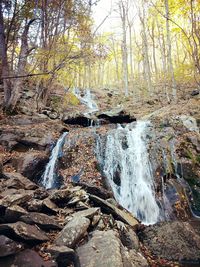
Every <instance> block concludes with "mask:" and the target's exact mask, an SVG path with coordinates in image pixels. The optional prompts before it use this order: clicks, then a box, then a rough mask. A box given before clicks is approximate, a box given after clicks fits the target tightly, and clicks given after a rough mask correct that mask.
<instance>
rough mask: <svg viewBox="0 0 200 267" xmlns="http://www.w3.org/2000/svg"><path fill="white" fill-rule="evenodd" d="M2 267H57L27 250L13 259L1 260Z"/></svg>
mask: <svg viewBox="0 0 200 267" xmlns="http://www.w3.org/2000/svg"><path fill="white" fill-rule="evenodd" d="M0 266H2V267H57V264H56V263H55V262H51V261H44V260H43V258H42V257H40V256H39V255H38V253H37V252H36V251H34V250H30V249H26V250H24V251H22V252H20V253H18V254H16V255H15V256H13V257H6V258H3V259H1V260H0Z"/></svg>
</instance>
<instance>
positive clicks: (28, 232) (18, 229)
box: [0, 222, 48, 242]
mask: <svg viewBox="0 0 200 267" xmlns="http://www.w3.org/2000/svg"><path fill="white" fill-rule="evenodd" d="M0 234H2V235H4V234H5V235H9V236H11V235H12V236H16V237H18V238H20V239H22V240H24V241H30V242H45V241H48V237H47V236H46V234H45V233H44V232H42V231H41V230H40V229H39V228H37V227H36V226H34V225H28V224H25V223H24V222H16V223H9V224H1V225H0Z"/></svg>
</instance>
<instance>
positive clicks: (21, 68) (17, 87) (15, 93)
mask: <svg viewBox="0 0 200 267" xmlns="http://www.w3.org/2000/svg"><path fill="white" fill-rule="evenodd" d="M33 21H35V19H32V20H30V21H29V22H28V23H26V25H25V27H24V31H23V33H22V38H21V49H20V53H19V62H18V70H17V76H23V75H25V68H26V63H27V57H28V53H29V52H28V32H29V28H30V25H31V24H32V23H33ZM22 84H23V79H22V78H18V79H16V80H15V84H14V88H13V90H12V94H11V96H10V99H9V101H8V108H9V109H10V111H11V112H12V111H13V110H14V109H15V107H16V104H17V102H18V100H19V98H20V96H21V89H22Z"/></svg>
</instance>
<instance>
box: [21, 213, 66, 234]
mask: <svg viewBox="0 0 200 267" xmlns="http://www.w3.org/2000/svg"><path fill="white" fill-rule="evenodd" d="M20 221H22V222H25V223H28V224H37V225H38V226H39V227H40V228H41V229H45V230H50V229H54V230H58V229H62V227H61V226H60V225H59V224H58V223H57V222H56V221H55V220H54V219H53V218H52V217H50V216H48V215H46V214H43V213H37V212H31V213H29V214H27V215H23V216H21V217H20Z"/></svg>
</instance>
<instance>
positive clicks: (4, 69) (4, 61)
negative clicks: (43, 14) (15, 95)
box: [0, 1, 12, 109]
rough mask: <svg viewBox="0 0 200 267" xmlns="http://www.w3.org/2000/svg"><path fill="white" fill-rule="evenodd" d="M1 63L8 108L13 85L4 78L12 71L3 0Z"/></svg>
mask: <svg viewBox="0 0 200 267" xmlns="http://www.w3.org/2000/svg"><path fill="white" fill-rule="evenodd" d="M0 63H1V75H2V80H3V87H4V108H5V109H7V106H8V101H9V99H10V96H11V90H12V85H11V81H10V80H9V79H4V77H8V76H9V75H10V73H9V65H8V59H7V44H6V38H5V29H4V19H3V7H2V1H0Z"/></svg>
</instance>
